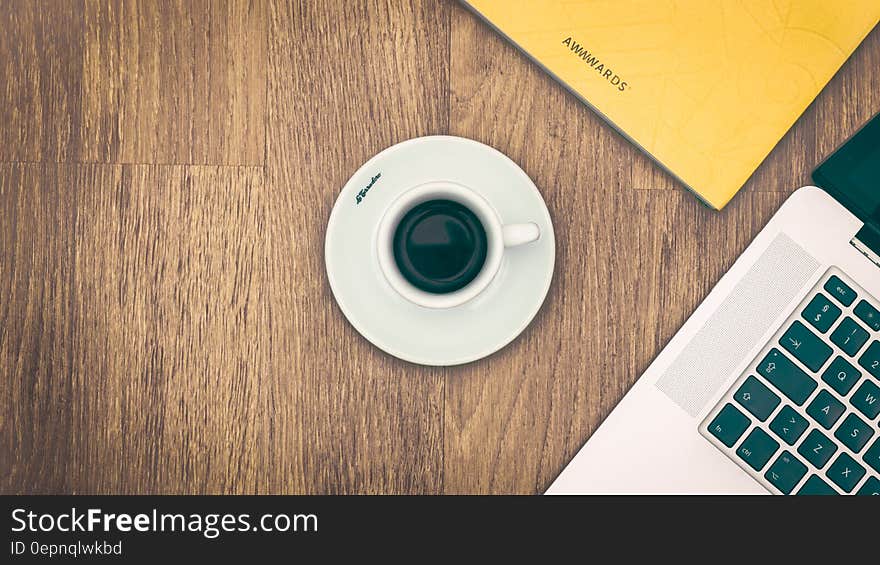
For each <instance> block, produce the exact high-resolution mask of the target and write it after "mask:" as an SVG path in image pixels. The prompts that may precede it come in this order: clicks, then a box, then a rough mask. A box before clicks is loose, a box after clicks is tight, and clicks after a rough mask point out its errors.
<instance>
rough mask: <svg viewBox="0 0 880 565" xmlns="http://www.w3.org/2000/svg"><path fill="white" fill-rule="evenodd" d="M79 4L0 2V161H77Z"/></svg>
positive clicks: (77, 0) (73, 0) (26, 0)
mask: <svg viewBox="0 0 880 565" xmlns="http://www.w3.org/2000/svg"><path fill="white" fill-rule="evenodd" d="M82 12H83V3H82V1H80V0H70V1H65V2H34V1H33V0H4V1H3V2H0V81H2V82H0V112H2V117H3V124H2V125H0V161H49V162H52V161H68V160H77V159H78V158H79V156H80V143H79V141H80V139H79V133H80V130H79V127H80V122H81V114H82V112H81V108H82V97H81V84H82V55H83V15H82Z"/></svg>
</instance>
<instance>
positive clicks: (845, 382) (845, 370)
mask: <svg viewBox="0 0 880 565" xmlns="http://www.w3.org/2000/svg"><path fill="white" fill-rule="evenodd" d="M860 378H862V373H861V372H860V371H859V370H858V369H856V368H855V367H853V366H852V365H851V364H850V363H849V361H847V360H846V359H844V358H843V357H837V358H836V359H835V360H834V361H832V362H831V364H830V365H828V368H827V369H825V372H824V373H823V374H822V380H823V381H825V382H826V383H828V386H830V387H831V388H833V389H834V390H835V391H837V393H838V394H839V395H840V396H846V395H847V394H849V391H850V390H852V387H854V386H855V384H856V383H857V382H858V381H859V379H860Z"/></svg>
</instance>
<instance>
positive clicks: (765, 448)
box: [736, 428, 779, 471]
mask: <svg viewBox="0 0 880 565" xmlns="http://www.w3.org/2000/svg"><path fill="white" fill-rule="evenodd" d="M777 449H779V444H778V443H777V442H776V440H775V439H773V438H772V437H770V436H769V435H767V432H765V431H764V430H762V429H761V428H755V429H753V430H752V431H751V433H750V434H749V435H748V436H747V437H746V439H745V441H743V442H742V444H740V446H739V448H738V449H737V450H736V454H737V455H739V458H740V459H742V460H743V461H745V462H746V463H748V464H749V467H751V468H752V469H754V470H755V471H760V470H761V469H763V468H764V465H766V464H767V461H769V460H770V458H771V457H772V456H773V454H774V453H776V450H777Z"/></svg>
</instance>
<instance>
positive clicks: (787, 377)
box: [758, 349, 818, 406]
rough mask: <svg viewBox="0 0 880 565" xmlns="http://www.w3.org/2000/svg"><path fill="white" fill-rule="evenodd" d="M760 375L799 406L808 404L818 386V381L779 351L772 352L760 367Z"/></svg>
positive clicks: (772, 350)
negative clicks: (807, 401)
mask: <svg viewBox="0 0 880 565" xmlns="http://www.w3.org/2000/svg"><path fill="white" fill-rule="evenodd" d="M758 373H759V374H760V375H761V376H763V377H764V378H766V379H767V380H768V381H770V384H772V385H773V386H775V387H776V388H777V389H779V390H780V391H781V392H782V394H784V395H785V396H787V397H788V398H789V399H791V401H792V402H794V403H795V404H797V405H798V406H801V405H802V404H803V403H804V402H806V400H807V398H809V397H810V395H811V394H813V391H814V390H816V386H818V385H817V384H816V381H814V380H813V379H812V378H811V377H810V376H809V375H808V374H807V373H805V372H804V371H803V370H802V369H801V368H800V367H798V366H797V365H795V364H794V362H792V361H791V360H790V359H789V358H788V357H786V356H785V354H784V353H782V352H781V351H779V350H778V349H771V350H770V353H768V354H767V356H766V357H765V358H764V360H763V361H761V364H760V365H758Z"/></svg>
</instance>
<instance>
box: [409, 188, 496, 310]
mask: <svg viewBox="0 0 880 565" xmlns="http://www.w3.org/2000/svg"><path fill="white" fill-rule="evenodd" d="M392 246H393V250H394V260H395V262H396V263H397V268H398V269H399V270H400V273H401V274H402V275H403V277H404V278H405V279H406V280H407V281H409V283H410V284H412V285H413V286H414V287H416V288H418V289H420V290H423V291H425V292H431V293H434V294H446V293H450V292H455V291H456V290H459V289H461V288H464V287H465V286H467V285H468V283H470V282H471V281H472V280H474V279H475V278H476V277H477V275H478V274H479V273H480V270H481V269H482V268H483V263H485V262H486V253H487V252H488V247H489V246H488V240H487V239H486V230H485V228H483V224H482V223H481V222H480V220H479V218H477V216H476V215H475V214H474V213H473V212H471V211H470V210H469V209H468V208H467V207H465V206H463V205H461V204H459V203H458V202H454V201H452V200H429V201H427V202H422V203H421V204H418V205H416V206H414V207H413V208H412V209H411V210H410V211H408V212H407V213H406V214H405V215H404V216H403V219H401V220H400V223H398V225H397V229H396V231H395V232H394V241H393V244H392Z"/></svg>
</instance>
